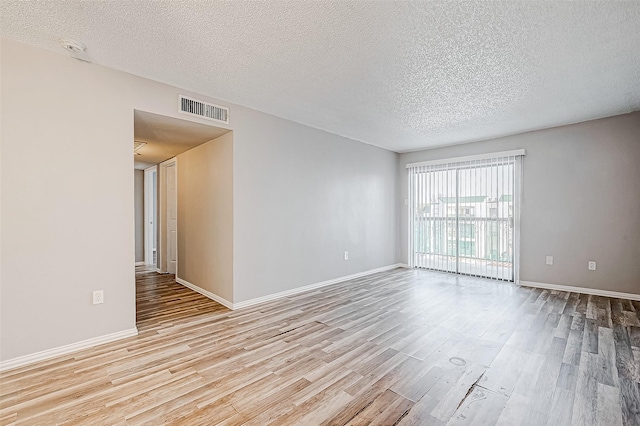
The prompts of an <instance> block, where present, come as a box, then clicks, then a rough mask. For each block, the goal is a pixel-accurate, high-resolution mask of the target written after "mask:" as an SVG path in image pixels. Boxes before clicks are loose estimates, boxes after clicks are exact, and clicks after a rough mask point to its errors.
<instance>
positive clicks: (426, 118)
mask: <svg viewBox="0 0 640 426" xmlns="http://www.w3.org/2000/svg"><path fill="white" fill-rule="evenodd" d="M0 15H1V18H0V23H1V27H0V28H1V32H2V35H3V36H5V37H9V38H12V39H16V40H19V41H22V42H26V43H29V44H34V45H38V46H42V47H45V48H48V49H51V50H55V51H58V52H62V49H61V47H60V46H59V44H58V42H59V40H60V39H62V38H72V39H76V40H79V41H81V42H83V43H84V44H86V46H87V48H88V50H87V54H88V55H89V56H90V57H91V59H92V61H93V62H94V63H97V64H102V65H105V66H107V67H111V68H115V69H119V70H123V71H126V72H129V73H132V74H136V75H140V76H143V77H147V78H150V79H153V80H157V81H161V82H165V83H169V84H172V85H175V86H178V87H181V88H185V89H188V90H192V91H194V92H197V93H202V94H204V95H209V96H212V97H215V98H219V99H223V100H227V101H229V102H233V103H236V104H241V105H245V106H248V107H252V108H255V109H258V110H261V111H265V112H269V113H271V114H275V115H278V116H281V117H285V118H288V119H291V120H294V121H297V122H300V123H305V124H308V125H310V126H313V127H317V128H321V129H325V130H327V131H330V132H333V133H337V134H340V135H343V136H347V137H350V138H353V139H356V140H359V141H363V142H366V143H370V144H373V145H378V146H381V147H384V148H387V149H390V150H394V151H409V150H415V149H420V148H427V147H434V146H439V145H446V144H452V143H461V142H466V141H474V140H481V139H487V138H491V137H496V136H502V135H507V134H513V133H520V132H524V131H527V130H534V129H540V128H547V127H553V126H558V125H562V124H568V123H575V122H579V121H585V120H590V119H594V118H599V117H605V116H610V115H616V114H621V113H625V112H629V111H634V110H638V109H640V48H639V46H640V2H638V1H632V2H582V1H581V2H551V1H544V2H542V1H541V2H520V1H518V2H515V1H514V2H483V1H473V2H442V3H441V2H417V1H416V2H391V1H380V2H364V1H363V2H360V1H358V2H350V1H315V2H311V1H308V2H307V1H268V2H242V1H234V2H212V1H170V2H169V1H164V2H160V1H148V0H147V1H145V0H141V1H110V2H99V1H85V2H80V1H64V2H62V1H56V0H52V1H44V2H22V1H9V0H2V2H0ZM231 117H233V112H232V115H231ZM231 126H232V127H233V122H232V123H231Z"/></svg>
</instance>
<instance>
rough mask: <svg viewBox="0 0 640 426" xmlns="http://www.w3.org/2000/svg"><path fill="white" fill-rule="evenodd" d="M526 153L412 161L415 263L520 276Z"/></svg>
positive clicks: (499, 276)
mask: <svg viewBox="0 0 640 426" xmlns="http://www.w3.org/2000/svg"><path fill="white" fill-rule="evenodd" d="M523 156H524V150H519V151H509V152H506V153H496V154H493V155H488V156H474V157H464V158H458V159H451V160H448V161H435V162H424V163H416V164H409V165H407V168H408V169H409V201H410V219H409V220H410V223H409V228H410V234H409V237H410V238H409V239H410V241H409V244H410V246H409V249H410V259H409V262H410V264H411V266H413V267H415V268H424V269H433V270H439V271H446V272H454V273H459V274H466V275H474V276H481V277H488V278H494V279H499V280H507V281H517V279H518V265H517V260H518V252H519V247H518V245H517V242H518V241H519V233H518V227H519V223H520V201H519V200H520V187H521V173H522V158H523ZM424 206H430V207H431V208H429V209H428V211H429V213H431V214H429V213H426V212H425V210H427V209H425V207H424ZM439 211H442V212H446V216H440V215H438V214H435V212H439ZM425 213H426V214H425Z"/></svg>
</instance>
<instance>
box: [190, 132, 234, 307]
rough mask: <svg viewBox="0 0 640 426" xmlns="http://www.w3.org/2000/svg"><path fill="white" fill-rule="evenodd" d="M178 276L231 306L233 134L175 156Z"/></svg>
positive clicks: (230, 133)
mask: <svg viewBox="0 0 640 426" xmlns="http://www.w3.org/2000/svg"><path fill="white" fill-rule="evenodd" d="M178 277H179V278H181V279H183V280H185V281H188V282H190V283H192V284H195V285H197V286H198V287H200V288H202V289H204V290H207V291H209V292H211V293H214V294H216V295H218V296H220V297H223V298H224V299H226V300H228V301H233V133H232V132H229V133H227V134H225V135H223V136H220V137H218V138H216V139H214V140H212V141H209V142H207V143H205V144H203V145H200V146H198V147H196V148H193V149H191V150H189V151H187V152H185V153H183V154H181V155H179V156H178Z"/></svg>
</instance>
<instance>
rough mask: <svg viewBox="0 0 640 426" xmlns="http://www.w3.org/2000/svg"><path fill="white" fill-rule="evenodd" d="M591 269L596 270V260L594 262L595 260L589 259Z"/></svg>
mask: <svg viewBox="0 0 640 426" xmlns="http://www.w3.org/2000/svg"><path fill="white" fill-rule="evenodd" d="M589 270H590V271H595V270H596V262H594V261H593V260H590V261H589Z"/></svg>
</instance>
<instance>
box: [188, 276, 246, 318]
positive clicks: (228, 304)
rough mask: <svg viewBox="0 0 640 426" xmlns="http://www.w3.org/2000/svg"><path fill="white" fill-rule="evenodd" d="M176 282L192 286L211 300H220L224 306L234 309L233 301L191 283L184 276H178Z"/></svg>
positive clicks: (192, 288) (191, 287)
mask: <svg viewBox="0 0 640 426" xmlns="http://www.w3.org/2000/svg"><path fill="white" fill-rule="evenodd" d="M176 282H177V283H178V284H182V285H183V286H185V287H188V288H190V289H191V290H193V291H195V292H198V293H200V294H201V295H203V296H205V297H208V298H209V299H211V300H215V301H216V302H218V303H219V304H221V305H222V306H225V307H227V308H229V309H232V310H233V309H234V307H233V302H229V301H228V300H227V299H225V298H224V297H220V296H218V295H217V294H214V293H211V292H210V291H208V290H205V289H203V288H200V287H198V286H197V285H195V284H192V283H190V282H189V281H186V280H183V279H182V278H178V277H176Z"/></svg>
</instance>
